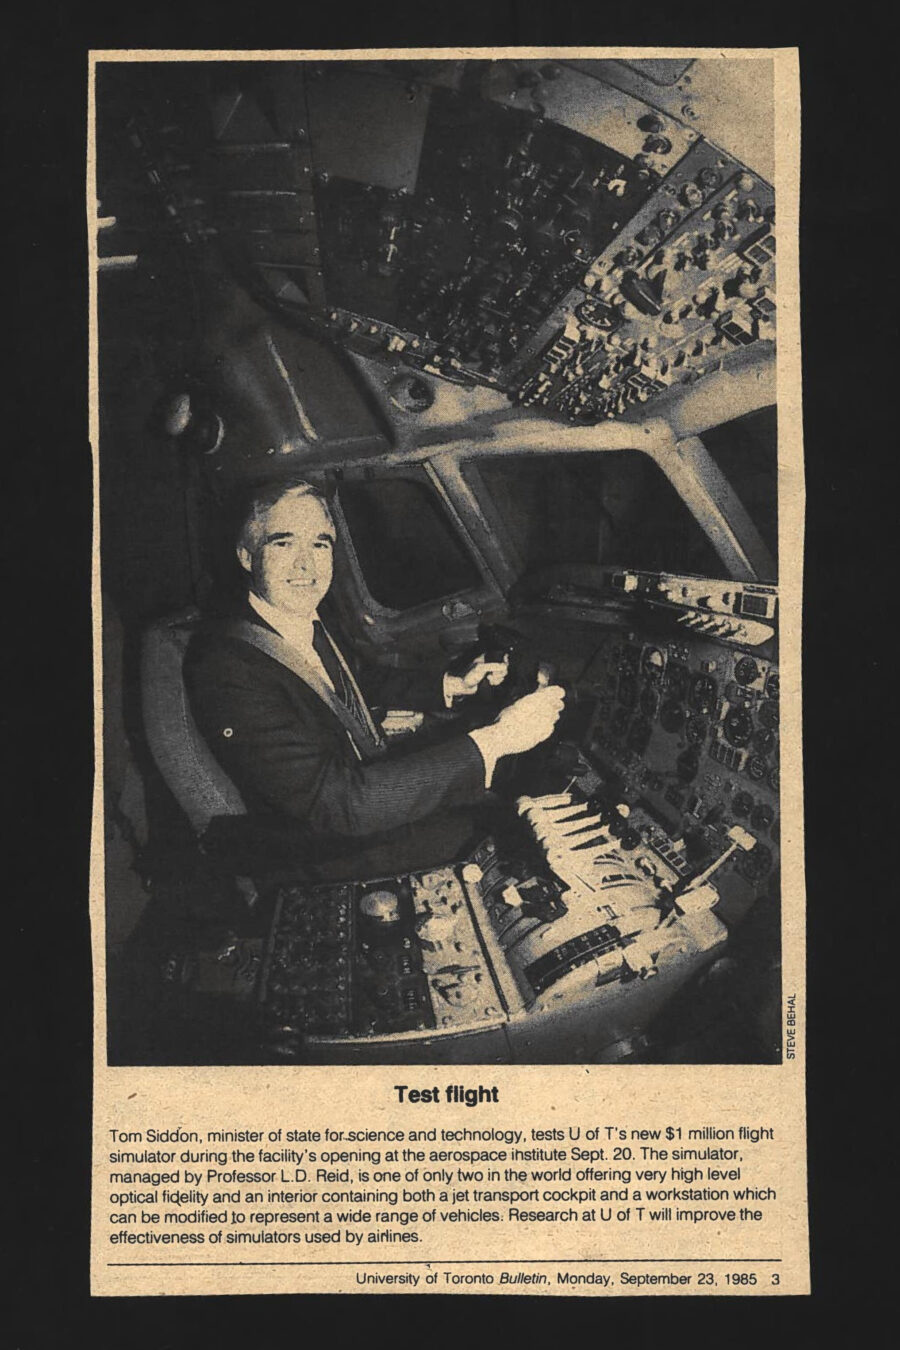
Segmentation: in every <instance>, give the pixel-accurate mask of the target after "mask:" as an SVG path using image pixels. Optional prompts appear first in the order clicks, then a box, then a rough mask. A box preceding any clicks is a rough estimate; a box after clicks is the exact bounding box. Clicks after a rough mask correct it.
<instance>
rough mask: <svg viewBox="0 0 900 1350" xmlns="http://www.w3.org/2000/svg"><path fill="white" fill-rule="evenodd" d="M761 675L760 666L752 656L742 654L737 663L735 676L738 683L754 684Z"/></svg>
mask: <svg viewBox="0 0 900 1350" xmlns="http://www.w3.org/2000/svg"><path fill="white" fill-rule="evenodd" d="M758 677H759V666H758V665H757V664H756V662H755V661H754V660H753V657H752V656H742V657H741V659H740V660H739V661H738V662H737V663H736V664H735V667H734V678H735V679H736V680H737V682H738V684H752V683H753V681H754V680H755V679H757V678H758Z"/></svg>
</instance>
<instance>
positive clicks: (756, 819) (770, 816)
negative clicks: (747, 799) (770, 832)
mask: <svg viewBox="0 0 900 1350" xmlns="http://www.w3.org/2000/svg"><path fill="white" fill-rule="evenodd" d="M774 819H775V812H774V811H773V810H772V807H771V806H769V804H768V802H760V803H759V805H758V806H755V807H754V808H753V810H752V811H751V813H750V824H751V825H752V826H753V828H754V830H767V829H768V828H769V827H770V825H771V824H772V822H773V820H774Z"/></svg>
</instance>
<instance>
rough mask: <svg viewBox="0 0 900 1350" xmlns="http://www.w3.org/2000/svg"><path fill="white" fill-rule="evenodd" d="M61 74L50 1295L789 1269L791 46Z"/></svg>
mask: <svg viewBox="0 0 900 1350" xmlns="http://www.w3.org/2000/svg"><path fill="white" fill-rule="evenodd" d="M88 76H89V78H88V107H89V144H88V151H87V155H88V199H87V214H88V223H89V231H88V234H89V247H90V250H91V259H90V263H91V269H90V276H91V296H90V301H91V420H92V428H91V439H92V445H93V450H94V475H95V477H94V484H95V537H94V544H95V547H94V572H93V577H94V588H93V603H94V616H95V625H94V631H95V689H96V706H97V710H98V716H97V720H96V761H97V770H98V772H97V777H96V790H95V801H94V831H93V843H92V864H91V876H92V941H93V957H94V972H95V977H94V978H95V1070H94V1157H93V1187H92V1195H93V1200H92V1225H91V1251H92V1292H93V1293H94V1294H95V1295H100V1296H121V1295H139V1294H150V1295H191V1294H213V1293H215V1294H219V1293H227V1294H234V1295H238V1294H256V1293H359V1294H366V1293H385V1292H392V1293H417V1294H421V1293H438V1294H448V1293H452V1294H472V1293H474V1294H486V1293H489V1294H529V1295H534V1294H540V1295H572V1294H577V1295H606V1296H626V1295H634V1294H638V1295H656V1294H667V1295H673V1294H676V1295H704V1294H712V1295H722V1294H732V1295H734V1294H738V1295H742V1294H743V1295H752V1296H756V1295H778V1294H805V1293H808V1292H809V1257H808V1230H807V1197H806V1137H805V1087H804V1034H805V1032H804V947H803V932H804V908H805V895H804V879H803V814H802V805H803V803H802V779H801V765H802V755H801V740H800V728H801V708H800V662H799V658H800V616H801V575H802V555H801V547H802V537H803V502H804V489H803V454H802V440H801V419H800V411H801V406H800V396H801V395H800V351H799V331H800V329H799V283H798V275H799V267H798V248H799V232H798V195H799V136H800V89H799V75H798V60H797V52H796V51H795V50H793V49H777V50H776V49H733V50H724V51H722V50H718V49H716V50H712V49H683V50H682V49H674V48H665V49H661V50H658V49H653V48H636V49H635V48H632V49H609V48H602V49H575V48H555V49H526V48H509V49H503V50H493V49H490V50H488V49H469V50H453V49H439V50H434V49H429V50H421V51H419V50H404V51H402V52H397V51H389V50H359V51H353V50H350V51H341V52H326V51H262V52H260V51H253V52H242V51H150V50H147V51H135V50H128V51H96V52H93V53H91V55H90V60H89V71H88ZM776 202H777V225H776ZM776 238H777V240H778V251H777V256H776ZM776 278H777V286H776ZM782 713H783V714H784V717H783V719H782V716H781V714H782ZM782 774H783V775H784V776H783V777H782Z"/></svg>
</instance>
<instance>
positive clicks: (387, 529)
mask: <svg viewBox="0 0 900 1350" xmlns="http://www.w3.org/2000/svg"><path fill="white" fill-rule="evenodd" d="M338 501H339V503H340V507H341V511H342V512H343V515H344V519H345V520H346V522H347V528H348V530H349V531H350V538H351V539H352V541H353V547H354V549H355V550H356V556H357V559H358V560H359V566H360V569H361V570H362V574H363V580H364V581H365V583H366V586H367V587H368V590H369V594H370V595H371V596H372V599H373V600H375V601H377V603H378V604H380V605H384V607H385V608H386V609H401V610H402V609H412V608H413V607H414V606H416V605H424V604H428V603H429V602H430V601H435V600H442V599H443V598H444V597H445V596H449V595H455V594H457V593H458V592H459V591H465V590H470V589H472V588H473V587H476V586H480V585H481V582H482V578H481V573H480V572H479V570H478V568H477V566H476V565H475V562H474V560H473V559H472V558H471V557H470V556H469V554H468V553H467V552H466V550H465V548H464V546H463V542H462V540H461V539H460V538H459V536H458V535H457V533H456V531H455V529H454V526H453V523H452V521H451V520H450V519H449V517H448V515H447V512H446V511H445V509H444V505H443V503H442V502H441V500H440V498H439V497H438V496H437V494H436V493H435V492H434V491H433V490H432V488H431V487H430V486H429V484H428V483H426V482H424V481H422V480H418V479H413V478H372V479H365V480H362V481H358V482H347V483H342V484H341V486H340V488H339V490H338Z"/></svg>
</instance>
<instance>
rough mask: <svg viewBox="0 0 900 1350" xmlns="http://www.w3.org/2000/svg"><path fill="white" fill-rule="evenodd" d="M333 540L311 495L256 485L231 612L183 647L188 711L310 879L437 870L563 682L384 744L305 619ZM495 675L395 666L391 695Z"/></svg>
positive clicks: (356, 689)
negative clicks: (467, 724) (302, 860)
mask: <svg viewBox="0 0 900 1350" xmlns="http://www.w3.org/2000/svg"><path fill="white" fill-rule="evenodd" d="M335 539H336V535H335V528H334V522H333V520H332V517H331V513H330V512H329V510H328V506H327V503H326V501H325V499H324V498H323V497H322V496H321V495H320V494H319V493H318V492H317V491H316V490H315V489H314V488H313V487H311V486H310V485H309V484H308V483H305V482H289V483H280V484H277V485H274V486H270V487H268V488H265V489H263V490H261V491H260V492H258V493H257V495H256V496H255V498H254V499H253V501H252V503H251V505H250V509H249V511H248V513H247V515H246V517H245V520H244V522H243V526H242V529H241V532H240V537H239V540H238V546H237V556H238V560H239V562H240V564H241V566H242V568H243V569H244V571H245V572H246V573H247V577H248V581H249V588H248V596H247V605H246V607H245V609H244V610H243V612H242V613H241V614H240V615H239V616H238V617H236V618H234V619H232V620H231V621H230V622H228V623H226V624H224V625H221V626H217V627H215V628H212V629H210V630H207V631H205V632H204V633H203V634H200V635H198V636H197V637H196V638H195V640H194V641H193V642H192V644H191V647H190V649H189V651H188V654H187V659H186V662H185V678H186V681H187V685H188V691H189V694H190V699H191V706H192V708H193V711H194V715H195V718H196V720H197V724H198V726H199V728H200V731H201V733H202V734H203V736H204V737H205V739H206V740H207V742H208V743H209V745H210V747H211V748H212V750H213V753H214V754H215V755H216V757H217V759H218V760H219V761H220V763H221V764H222V766H223V768H224V769H225V771H226V772H227V773H228V774H229V776H230V777H231V779H232V780H233V782H234V783H235V785H236V786H237V787H238V789H239V791H240V792H241V794H242V796H243V797H244V800H245V802H246V804H247V807H248V810H249V811H250V812H251V814H255V815H257V816H259V815H263V816H265V817H267V818H268V819H269V820H272V819H274V820H275V821H277V822H278V823H279V825H280V828H281V830H282V832H283V833H284V834H285V835H287V836H289V835H290V834H291V832H293V834H294V836H295V837H296V838H297V840H298V842H300V841H302V844H303V846H304V850H305V853H306V856H307V857H309V856H310V854H311V856H312V859H313V862H314V864H315V866H316V869H317V871H318V872H319V874H320V875H321V876H323V877H329V878H331V877H337V876H341V877H344V876H346V877H353V876H356V877H361V876H365V875H370V876H374V875H377V874H378V873H379V872H381V873H384V872H397V871H407V870H412V869H413V868H416V867H426V866H433V865H437V864H438V863H441V862H446V861H448V860H450V859H451V858H452V857H454V856H456V855H457V854H458V852H459V850H460V849H461V848H462V846H463V845H464V843H465V842H466V840H467V839H468V838H469V837H470V836H471V835H472V832H473V829H474V827H475V817H474V814H473V813H474V809H475V808H476V807H477V806H478V804H479V803H480V802H483V801H484V799H485V797H486V794H487V792H488V790H489V788H490V786H491V781H492V778H493V775H494V770H495V766H496V764H497V761H498V759H500V758H501V757H502V756H504V755H509V754H519V753H522V752H524V751H526V750H530V749H532V748H533V747H534V746H536V745H539V744H540V743H541V742H542V741H544V740H546V739H547V737H548V736H550V734H551V733H552V731H553V728H554V726H555V725H556V722H557V720H558V718H559V715H560V712H561V711H562V706H563V691H562V690H561V689H560V688H558V687H556V686H550V687H546V688H540V689H538V690H536V691H534V692H533V693H531V694H528V695H526V696H525V697H524V698H521V699H518V700H516V701H515V702H514V703H511V704H510V705H509V706H508V707H506V708H504V709H503V710H502V711H501V713H500V714H499V716H498V717H497V718H496V719H495V720H494V721H493V722H491V723H490V724H488V725H487V726H484V727H478V728H475V729H474V730H471V731H469V732H466V733H457V734H455V735H451V736H449V737H448V738H447V739H445V740H443V741H441V742H440V743H437V744H417V742H416V738H415V737H412V738H409V739H407V740H405V741H403V742H401V743H399V744H394V745H391V746H390V747H388V746H387V745H386V743H385V740H384V737H383V735H382V734H381V731H380V729H379V727H378V726H377V724H376V721H375V719H374V717H373V715H372V712H371V710H370V708H369V705H368V702H367V700H366V697H365V695H364V694H363V692H362V690H361V688H360V686H359V684H358V683H357V681H356V678H355V676H354V673H353V671H352V670H351V669H350V666H349V664H348V662H347V660H346V659H345V657H344V654H343V653H342V652H341V650H340V649H339V647H338V645H337V644H336V643H335V642H334V640H333V639H332V637H331V636H330V634H329V633H328V632H327V631H326V629H325V627H324V625H323V623H322V622H321V619H320V618H319V613H318V611H319V606H320V604H321V602H322V600H323V599H324V598H325V596H326V595H327V593H328V590H329V587H330V585H331V581H332V575H333V567H334V545H335ZM505 673H506V669H505V665H502V664H497V663H488V662H486V661H485V660H484V659H482V658H479V659H477V660H476V661H474V662H473V663H472V665H471V666H470V667H469V669H468V670H467V671H465V672H464V673H463V674H462V675H456V676H454V675H449V674H445V675H443V677H442V678H440V679H435V678H433V677H432V676H430V675H423V676H416V675H410V674H406V675H403V674H402V673H400V674H398V676H397V683H398V685H399V691H398V692H399V694H400V698H401V699H402V702H403V706H404V707H408V708H409V707H419V708H420V709H422V710H426V711H427V710H429V709H432V710H437V709H440V708H444V709H446V708H447V707H449V706H451V704H453V703H454V702H455V701H456V700H458V699H462V698H466V697H468V696H470V695H472V694H473V693H475V691H476V690H477V689H478V687H479V685H480V684H481V682H482V680H489V681H490V682H491V683H494V684H496V683H500V682H501V681H502V679H503V678H504V676H505ZM383 692H384V691H383ZM387 692H388V693H390V690H388V691H387Z"/></svg>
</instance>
